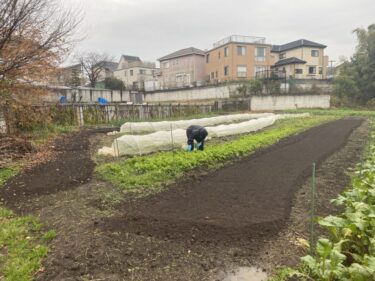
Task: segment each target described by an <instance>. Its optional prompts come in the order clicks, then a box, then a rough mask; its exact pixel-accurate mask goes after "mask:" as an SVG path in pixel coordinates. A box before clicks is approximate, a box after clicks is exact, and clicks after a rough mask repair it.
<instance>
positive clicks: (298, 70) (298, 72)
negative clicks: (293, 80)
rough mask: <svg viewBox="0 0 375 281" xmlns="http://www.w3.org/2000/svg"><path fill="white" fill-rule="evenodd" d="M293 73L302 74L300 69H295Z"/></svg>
mask: <svg viewBox="0 0 375 281" xmlns="http://www.w3.org/2000/svg"><path fill="white" fill-rule="evenodd" d="M295 73H296V74H303V69H302V68H296V70H295Z"/></svg>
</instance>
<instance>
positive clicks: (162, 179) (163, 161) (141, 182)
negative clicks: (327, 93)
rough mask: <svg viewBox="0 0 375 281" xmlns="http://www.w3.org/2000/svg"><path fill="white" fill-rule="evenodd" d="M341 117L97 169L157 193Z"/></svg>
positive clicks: (125, 186)
mask: <svg viewBox="0 0 375 281" xmlns="http://www.w3.org/2000/svg"><path fill="white" fill-rule="evenodd" d="M334 119H337V117H335V116H314V117H305V118H290V119H284V120H279V121H277V122H276V125H274V126H272V127H270V128H268V129H266V130H264V131H261V132H259V133H253V134H248V135H245V136H241V137H239V138H238V139H235V140H233V141H229V142H226V143H219V144H212V145H208V146H207V148H206V149H205V150H204V151H203V152H202V151H196V152H185V151H175V152H171V151H170V152H159V153H156V154H153V155H149V156H138V157H134V158H131V159H127V160H120V161H116V162H111V163H106V164H101V165H99V166H98V167H97V172H98V173H99V174H100V175H101V176H102V177H103V178H104V179H105V180H107V181H109V182H111V183H113V184H114V185H116V186H118V187H120V188H121V189H122V190H123V191H124V192H132V193H134V192H136V193H142V195H144V194H147V193H155V192H158V191H160V190H162V186H163V185H164V184H169V183H171V182H173V181H174V180H175V179H178V178H180V177H181V176H183V175H184V174H186V173H187V172H189V171H191V170H193V169H195V168H198V167H202V168H217V167H220V166H221V165H223V164H224V163H226V162H228V161H230V160H231V159H234V158H238V157H241V156H245V155H249V154H251V153H253V152H255V151H257V150H259V149H261V148H264V147H267V146H270V145H272V144H274V143H276V142H278V141H279V140H281V139H282V138H285V137H287V136H291V135H295V134H298V133H300V132H302V131H304V130H306V129H308V128H311V127H314V126H317V125H319V124H322V123H324V122H328V121H332V120H334Z"/></svg>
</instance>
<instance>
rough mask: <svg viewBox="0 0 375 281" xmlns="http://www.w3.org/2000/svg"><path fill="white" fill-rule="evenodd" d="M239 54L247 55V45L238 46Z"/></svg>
mask: <svg viewBox="0 0 375 281" xmlns="http://www.w3.org/2000/svg"><path fill="white" fill-rule="evenodd" d="M237 55H239V56H244V55H246V47H245V46H237Z"/></svg>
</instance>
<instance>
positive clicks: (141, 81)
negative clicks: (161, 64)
mask: <svg viewBox="0 0 375 281" xmlns="http://www.w3.org/2000/svg"><path fill="white" fill-rule="evenodd" d="M156 70H157V68H156V65H155V63H154V62H146V61H142V60H141V59H140V58H139V57H135V56H127V55H123V56H121V58H120V62H119V63H118V67H117V69H116V70H115V71H114V76H115V77H116V78H118V79H120V80H122V81H123V82H124V84H125V87H126V88H127V89H140V90H143V89H144V87H145V82H147V81H153V80H155V78H154V77H155V71H156Z"/></svg>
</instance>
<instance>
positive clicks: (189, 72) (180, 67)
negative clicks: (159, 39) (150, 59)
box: [158, 47, 205, 89]
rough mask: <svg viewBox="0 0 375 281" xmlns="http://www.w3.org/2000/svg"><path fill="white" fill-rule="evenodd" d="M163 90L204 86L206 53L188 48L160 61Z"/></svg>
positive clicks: (160, 77)
mask: <svg viewBox="0 0 375 281" xmlns="http://www.w3.org/2000/svg"><path fill="white" fill-rule="evenodd" d="M158 61H159V62H160V70H161V73H160V76H159V82H160V87H161V88H162V89H169V88H181V87H192V86H199V85H202V84H203V82H204V80H205V71H204V69H205V52H204V51H202V50H199V49H197V48H193V47H190V48H186V49H182V50H179V51H176V52H174V53H171V54H169V55H166V56H164V57H161V58H159V59H158Z"/></svg>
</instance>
